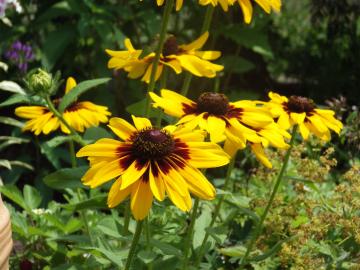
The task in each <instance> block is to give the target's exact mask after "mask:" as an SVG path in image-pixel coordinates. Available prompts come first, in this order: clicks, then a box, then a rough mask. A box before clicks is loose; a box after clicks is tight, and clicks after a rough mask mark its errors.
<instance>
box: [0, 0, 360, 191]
mask: <svg viewBox="0 0 360 270" xmlns="http://www.w3.org/2000/svg"><path fill="white" fill-rule="evenodd" d="M22 5H23V7H24V12H23V13H22V14H17V13H15V11H11V10H9V11H7V15H8V17H9V18H10V19H11V21H12V24H13V26H12V27H10V26H7V25H5V24H3V23H0V38H1V43H0V61H2V62H6V63H8V64H9V70H8V72H5V71H3V70H1V69H0V81H2V80H13V81H17V82H18V83H19V84H21V85H23V78H24V76H25V73H24V72H22V71H21V70H19V68H18V66H17V65H18V63H16V61H9V60H8V59H7V52H8V51H9V48H10V47H11V46H12V44H14V42H16V41H21V42H22V43H23V44H27V45H29V46H31V47H32V50H33V52H34V59H33V60H32V61H30V62H29V67H28V70H31V69H32V68H37V67H40V66H43V67H45V68H47V69H48V70H49V71H51V72H53V73H55V72H56V71H58V70H60V71H61V72H62V75H63V78H66V77H67V76H73V77H75V78H76V80H77V81H78V82H79V81H82V80H88V79H94V78H98V77H108V76H112V77H113V80H112V81H111V83H109V84H108V85H104V86H101V87H98V88H96V89H94V90H92V91H89V92H87V93H86V94H84V95H83V96H81V99H82V100H91V101H94V102H95V103H97V104H101V105H106V106H108V107H109V108H110V111H111V112H112V113H113V115H114V116H122V117H128V116H129V113H133V114H141V113H142V112H143V103H141V102H139V101H140V100H142V99H144V97H145V94H146V84H144V83H142V82H140V81H139V80H130V79H128V78H127V77H126V74H125V72H123V71H119V72H114V71H112V70H109V69H107V61H108V59H109V57H108V56H107V55H106V53H105V49H106V48H109V49H115V50H117V49H123V48H124V47H123V41H124V39H125V38H126V37H129V38H130V39H131V40H132V42H133V44H134V46H135V48H138V49H143V50H145V51H146V52H148V51H151V50H154V48H155V47H156V44H157V39H158V37H157V35H158V31H159V29H160V22H161V15H162V11H163V9H162V8H159V7H157V6H156V5H155V1H143V2H141V3H140V2H139V1H138V0H118V1H115V0H107V1H96V0H63V1H55V0H47V1H35V0H33V1H22ZM205 12H206V7H202V6H199V5H198V4H197V1H186V2H185V6H184V7H183V9H182V10H181V11H180V12H178V13H173V14H172V17H171V21H170V29H169V34H174V35H175V36H176V37H177V39H178V41H179V43H180V44H181V43H188V42H190V41H192V40H194V39H195V38H197V37H198V36H199V35H200V28H201V25H202V23H203V18H204V15H205ZM359 14H360V1H358V0H342V1H338V0H303V1H298V0H287V1H283V8H282V12H281V13H280V14H271V15H270V16H269V15H267V14H266V13H264V11H262V10H261V9H260V8H258V7H256V8H255V10H254V18H253V21H252V23H251V24H250V25H245V24H244V23H243V18H242V13H241V10H240V8H239V6H238V5H235V6H234V7H232V8H231V9H230V10H229V12H227V13H225V12H223V11H222V10H221V8H220V7H217V8H216V9H215V13H214V17H213V21H212V25H211V30H210V39H209V40H208V42H207V43H206V45H205V49H216V50H220V51H221V52H222V54H223V56H222V57H221V58H220V59H219V60H218V61H217V62H218V63H222V64H224V65H225V69H224V72H222V73H220V74H219V77H218V78H216V79H205V78H194V79H193V81H192V84H191V87H190V92H189V95H190V96H191V97H193V98H196V97H197V96H198V95H199V93H201V92H203V91H211V90H213V89H214V87H215V85H219V86H220V90H221V91H222V92H225V93H226V94H227V95H228V96H229V97H230V99H231V100H236V99H241V98H250V99H263V100H267V97H266V95H267V92H268V91H269V90H274V91H277V92H279V93H282V94H286V95H293V94H296V95H304V96H308V97H311V98H313V99H314V100H315V101H316V102H317V103H318V104H325V101H326V100H327V99H330V98H334V97H336V98H338V97H339V96H340V95H342V96H344V97H345V99H346V100H347V101H346V100H345V99H340V100H338V101H336V102H332V103H331V104H330V105H331V106H332V109H334V110H336V111H337V113H339V112H340V113H341V114H338V116H339V117H342V120H343V122H345V119H347V117H348V115H350V114H351V112H352V111H354V110H357V109H351V106H352V105H356V104H359V100H360V16H359ZM183 77H184V74H181V75H179V76H175V74H174V73H171V72H170V76H169V79H168V85H167V87H168V88H169V89H174V90H180V88H181V86H182V82H183ZM63 91H64V90H63V89H60V90H59V93H58V96H62V95H63ZM0 95H1V96H0V114H1V115H2V116H9V117H14V109H15V107H16V106H2V104H1V103H2V102H3V101H4V100H6V99H7V98H9V96H10V95H11V93H8V92H0ZM346 102H347V103H348V104H349V105H348V106H345V105H344V104H345V103H346ZM328 104H329V103H328ZM344 108H345V109H344ZM354 113H356V114H354V117H355V116H356V115H358V113H357V112H355V111H354ZM354 119H355V120H351V121H353V122H352V123H351V128H349V129H347V132H346V137H343V138H342V139H341V140H342V141H341V143H344V142H346V145H347V147H346V148H348V149H352V150H354V149H358V150H360V134H359V127H360V120H359V119H360V118H359V119H358V120H356V117H355V118H354ZM350 129H352V130H350ZM99 130H100V133H99ZM1 131H2V134H7V135H9V136H14V137H18V136H21V137H22V138H25V139H26V140H28V141H29V142H33V144H29V143H28V144H25V145H24V144H22V145H21V147H20V146H19V147H18V146H16V145H14V146H11V147H6V149H5V150H3V151H2V152H1V153H2V155H3V156H6V157H7V158H8V159H9V160H12V159H20V160H22V161H24V162H29V163H31V164H35V171H34V172H33V173H31V175H28V177H26V178H28V179H34V180H33V181H34V182H35V183H34V184H35V185H36V186H37V188H38V189H45V188H46V187H44V184H43V182H42V178H43V176H44V175H47V174H48V173H49V172H51V171H53V168H54V167H55V168H60V167H61V165H62V164H63V163H64V162H65V163H68V162H69V161H68V160H67V159H68V157H67V156H68V155H67V150H65V149H64V148H57V149H51V148H49V147H48V146H47V145H46V144H45V142H46V136H39V137H36V136H33V135H31V134H30V133H28V132H27V133H23V134H22V133H21V131H20V129H19V128H13V127H11V126H8V125H6V126H4V125H2V126H1ZM94 134H96V136H100V135H101V136H105V137H106V136H108V135H107V133H106V130H105V129H103V128H98V129H96V131H94V130H93V129H89V130H87V131H86V133H85V138H95V137H94V136H95V135H94ZM99 134H100V135H99ZM344 134H345V132H344ZM35 145H36V147H35ZM339 148H342V146H341V147H339ZM39 149H40V150H39ZM354 151H355V150H354ZM355 152H356V151H355ZM339 153H341V152H340V151H339ZM348 153H351V151H350V152H348ZM348 153H346V154H343V155H342V154H339V155H340V156H339V157H338V160H343V162H342V163H341V162H339V164H348V159H349V157H348ZM43 154H45V156H46V159H44V158H42V155H43ZM340 166H343V165H340ZM343 167H344V168H345V167H346V166H343ZM24 171H26V169H24V168H15V169H13V170H5V171H2V172H0V177H1V178H3V179H5V182H6V181H7V182H9V181H10V182H11V183H15V182H17V181H18V179H19V178H20V177H21V175H22V173H23V172H24ZM40 171H41V173H35V172H40ZM21 182H26V181H21ZM46 194H47V195H48V196H49V198H50V197H51V194H50V191H49V193H46Z"/></svg>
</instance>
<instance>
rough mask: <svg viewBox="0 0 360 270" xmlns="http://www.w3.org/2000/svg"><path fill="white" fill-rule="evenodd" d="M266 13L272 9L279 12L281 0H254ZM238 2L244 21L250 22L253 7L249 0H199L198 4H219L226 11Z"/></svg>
mask: <svg viewBox="0 0 360 270" xmlns="http://www.w3.org/2000/svg"><path fill="white" fill-rule="evenodd" d="M254 1H255V2H256V3H257V4H258V5H259V6H260V7H261V8H262V9H263V10H264V11H265V12H266V13H270V12H271V11H272V10H274V11H276V12H280V9H281V0H254ZM236 2H238V3H239V5H240V7H241V10H242V12H243V15H244V21H245V23H250V22H251V19H252V14H253V7H252V3H251V0H237V1H236V0H199V3H200V5H213V6H216V5H218V4H220V6H221V7H222V9H223V10H224V11H228V9H229V6H232V5H234V4H235V3H236Z"/></svg>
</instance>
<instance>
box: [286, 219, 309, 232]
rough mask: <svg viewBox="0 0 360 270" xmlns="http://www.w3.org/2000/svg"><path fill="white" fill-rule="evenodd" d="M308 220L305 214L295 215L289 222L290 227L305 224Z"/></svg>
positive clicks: (294, 227)
mask: <svg viewBox="0 0 360 270" xmlns="http://www.w3.org/2000/svg"><path fill="white" fill-rule="evenodd" d="M308 222H309V218H308V217H307V216H297V217H296V218H295V219H294V220H293V221H292V222H291V225H290V226H291V228H293V229H296V228H297V227H299V226H301V225H303V224H306V223H308Z"/></svg>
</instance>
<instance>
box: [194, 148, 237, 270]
mask: <svg viewBox="0 0 360 270" xmlns="http://www.w3.org/2000/svg"><path fill="white" fill-rule="evenodd" d="M235 159H236V155H235V156H234V157H233V158H232V159H231V161H230V163H229V165H228V168H227V171H226V178H225V182H224V187H223V189H224V190H226V189H227V187H228V186H229V183H230V179H231V172H232V170H233V169H234V165H235ZM224 199H225V195H223V196H221V197H220V199H219V201H218V203H217V204H216V206H215V210H214V214H213V216H212V219H211V221H210V224H209V226H208V228H212V226H214V224H215V221H216V218H217V217H218V215H219V213H220V209H221V205H222V203H223V201H224ZM209 236H210V234H209V233H208V230H206V233H205V236H204V239H203V241H202V243H201V246H200V249H199V253H198V257H197V260H196V262H195V268H196V267H197V266H198V265H199V264H200V262H201V260H202V258H203V256H204V251H205V245H206V242H207V240H208V238H209Z"/></svg>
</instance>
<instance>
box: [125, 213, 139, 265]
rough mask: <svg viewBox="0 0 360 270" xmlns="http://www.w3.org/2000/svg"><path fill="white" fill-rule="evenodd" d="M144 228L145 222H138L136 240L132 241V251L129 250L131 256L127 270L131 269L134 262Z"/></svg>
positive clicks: (128, 259) (129, 256)
mask: <svg viewBox="0 0 360 270" xmlns="http://www.w3.org/2000/svg"><path fill="white" fill-rule="evenodd" d="M142 227H143V220H139V221H137V223H136V230H135V234H134V238H133V240H132V243H131V247H130V250H129V255H128V257H127V260H126V264H125V270H129V269H130V266H131V262H132V260H133V258H134V256H135V253H136V247H137V244H138V243H139V239H140V235H141V231H142Z"/></svg>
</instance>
